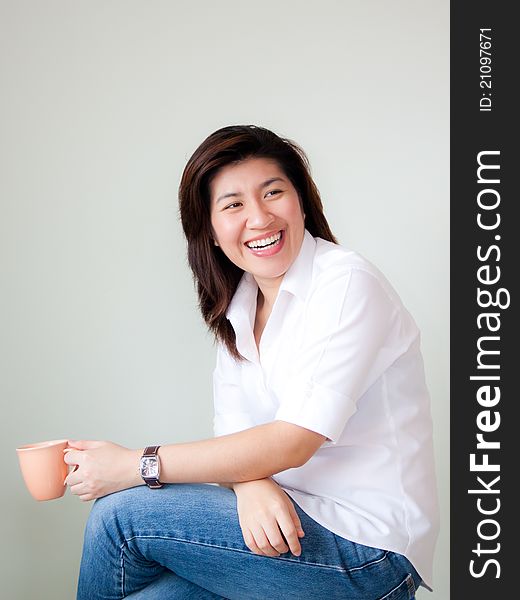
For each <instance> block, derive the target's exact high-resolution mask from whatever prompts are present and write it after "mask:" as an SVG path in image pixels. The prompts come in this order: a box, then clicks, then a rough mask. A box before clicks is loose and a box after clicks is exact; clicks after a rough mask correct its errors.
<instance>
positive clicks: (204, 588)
mask: <svg viewBox="0 0 520 600" xmlns="http://www.w3.org/2000/svg"><path fill="white" fill-rule="evenodd" d="M295 508H296V511H297V513H298V516H299V517H300V519H301V523H302V527H303V530H304V532H305V537H303V538H301V540H300V543H301V547H302V552H301V555H300V556H294V555H293V554H292V553H291V552H290V551H289V552H287V553H285V554H281V555H280V556H277V557H268V556H260V555H257V554H253V553H252V552H251V551H250V550H249V548H248V547H247V546H246V545H245V543H244V539H243V537H242V530H241V529H240V525H239V521H238V514H237V508H236V497H235V494H234V492H233V491H232V490H229V489H227V488H223V487H220V486H215V485H209V484H171V485H165V486H164V487H163V488H161V489H158V490H150V489H148V488H147V487H146V486H140V487H135V488H130V489H128V490H124V491H122V492H117V493H115V494H110V495H108V496H105V497H103V498H100V499H99V500H96V502H95V503H94V505H93V507H92V510H91V513H90V516H89V519H88V523H87V526H86V529H85V540H84V546H83V556H82V559H81V567H80V574H79V582H78V595H77V599H78V600H101V599H103V600H116V599H117V600H119V599H120V598H131V599H133V600H142V599H145V600H169V599H170V598H171V599H175V600H181V599H182V600H187V599H190V600H206V599H207V600H209V599H214V600H221V599H223V598H224V599H229V600H278V599H280V600H281V599H284V600H310V599H313V600H314V599H317V600H319V599H321V598H323V599H326V600H335V599H338V600H339V599H342V600H347V599H348V600H383V599H384V600H409V599H411V598H414V595H415V590H416V589H417V587H418V585H419V583H420V581H421V579H420V577H419V575H418V574H417V572H416V571H415V569H414V568H413V567H412V565H411V564H410V562H409V561H408V560H407V559H406V558H405V557H404V556H401V555H400V554H396V553H394V552H389V551H386V550H380V549H377V548H371V547H368V546H363V545H361V544H356V543H353V542H350V541H348V540H346V539H344V538H342V537H340V536H338V535H335V534H334V533H331V532H330V531H329V530H328V529H326V528H325V527H322V526H321V525H319V524H318V523H316V521H314V520H312V519H311V518H310V517H309V516H308V515H307V514H306V513H304V512H303V511H302V510H301V509H300V507H299V506H298V505H295Z"/></svg>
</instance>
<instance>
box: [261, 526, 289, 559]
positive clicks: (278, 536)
mask: <svg viewBox="0 0 520 600" xmlns="http://www.w3.org/2000/svg"><path fill="white" fill-rule="evenodd" d="M264 531H265V534H266V536H267V539H268V540H269V543H270V544H271V546H272V547H273V548H274V549H275V550H276V551H277V552H279V553H280V554H285V553H286V552H288V551H289V546H288V545H287V544H286V543H285V540H284V538H283V536H282V532H281V531H280V527H279V526H278V522H277V521H276V520H274V519H273V522H272V523H268V524H264Z"/></svg>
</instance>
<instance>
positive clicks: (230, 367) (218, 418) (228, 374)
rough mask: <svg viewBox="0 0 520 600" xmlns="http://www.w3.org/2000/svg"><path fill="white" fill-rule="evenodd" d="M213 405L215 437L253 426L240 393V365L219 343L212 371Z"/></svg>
mask: <svg viewBox="0 0 520 600" xmlns="http://www.w3.org/2000/svg"><path fill="white" fill-rule="evenodd" d="M213 404H214V411H215V412H214V417H213V433H214V435H215V437H218V436H221V435H227V434H229V433H235V432H237V431H242V430H243V429H248V428H249V427H253V426H254V422H253V420H252V417H251V415H250V413H249V412H248V411H247V409H246V407H245V405H244V398H243V394H242V393H241V385H240V365H239V364H238V363H236V362H235V360H234V359H233V357H232V356H231V355H230V354H229V352H228V351H227V349H226V348H225V346H224V345H223V344H222V343H221V342H219V343H218V345H217V361H216V366H215V369H214V371H213Z"/></svg>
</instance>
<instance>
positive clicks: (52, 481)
mask: <svg viewBox="0 0 520 600" xmlns="http://www.w3.org/2000/svg"><path fill="white" fill-rule="evenodd" d="M67 446H68V444H67V440H52V441H50V442H40V443H39V444H27V445H26V446H20V447H19V448H17V449H16V453H17V454H18V461H19V463H20V469H21V471H22V475H23V479H24V481H25V485H26V486H27V489H28V490H29V492H30V493H31V495H32V497H33V498H34V499H35V500H53V499H54V498H61V497H62V496H63V494H64V493H65V489H66V487H67V486H66V485H65V484H64V483H63V482H64V480H65V478H66V477H67V474H68V472H69V466H68V465H67V463H66V462H65V461H64V460H63V458H64V453H63V450H64V449H65V448H67Z"/></svg>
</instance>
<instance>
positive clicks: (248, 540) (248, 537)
mask: <svg viewBox="0 0 520 600" xmlns="http://www.w3.org/2000/svg"><path fill="white" fill-rule="evenodd" d="M242 536H243V538H244V543H245V545H246V546H247V547H248V548H249V550H251V552H253V554H262V553H261V552H260V548H259V547H258V546H257V545H256V542H255V538H254V536H253V534H252V533H251V531H250V530H249V529H246V530H244V529H243V528H242Z"/></svg>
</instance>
